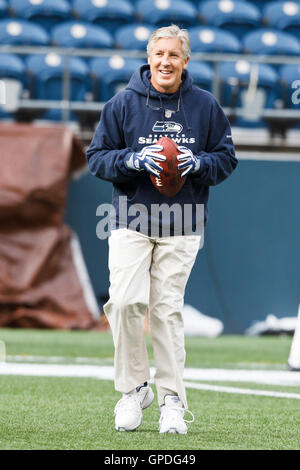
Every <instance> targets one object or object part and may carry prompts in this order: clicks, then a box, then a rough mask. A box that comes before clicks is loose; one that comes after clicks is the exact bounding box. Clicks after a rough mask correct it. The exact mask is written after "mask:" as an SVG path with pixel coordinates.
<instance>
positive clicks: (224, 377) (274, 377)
mask: <svg viewBox="0 0 300 470" xmlns="http://www.w3.org/2000/svg"><path fill="white" fill-rule="evenodd" d="M154 373H155V369H154V368H151V377H152V380H151V381H152V382H153V377H154ZM0 375H23V376H38V377H42V376H43V377H83V378H87V377H89V378H94V379H101V380H113V379H114V369H113V367H112V366H99V365H77V364H24V363H12V362H7V363H2V364H0ZM184 379H185V380H202V381H203V380H205V381H223V382H248V383H249V382H252V383H260V384H262V383H264V384H272V385H281V386H297V385H298V386H300V372H291V371H266V370H264V371H261V370H231V369H195V368H186V369H185V373H184ZM185 385H186V387H187V388H193V389H197V390H210V391H214V392H223V393H239V394H246V395H263V396H269V397H279V398H294V399H300V394H297V393H285V392H275V391H268V390H253V389H248V388H237V387H224V386H217V385H210V384H204V383H194V382H185Z"/></svg>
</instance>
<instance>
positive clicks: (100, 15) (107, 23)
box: [73, 0, 135, 34]
mask: <svg viewBox="0 0 300 470" xmlns="http://www.w3.org/2000/svg"><path fill="white" fill-rule="evenodd" d="M73 9H74V12H75V14H76V15H77V16H78V18H79V19H80V20H81V21H86V22H89V23H94V24H97V25H99V26H102V27H103V28H106V29H107V30H108V31H109V32H110V33H111V34H114V32H115V30H116V29H118V28H121V27H122V26H125V25H127V24H128V23H134V21H135V14H134V8H133V5H132V4H131V3H130V2H129V1H128V0H109V1H108V0H74V3H73Z"/></svg>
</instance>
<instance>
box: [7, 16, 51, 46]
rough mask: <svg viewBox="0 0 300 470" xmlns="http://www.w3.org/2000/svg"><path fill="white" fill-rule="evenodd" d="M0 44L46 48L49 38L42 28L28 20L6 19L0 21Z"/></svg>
mask: <svg viewBox="0 0 300 470" xmlns="http://www.w3.org/2000/svg"><path fill="white" fill-rule="evenodd" d="M0 44H11V45H26V46H46V45H48V44H49V36H48V34H47V32H46V31H45V29H44V28H42V26H39V25H36V24H33V23H30V22H29V21H26V20H19V19H6V20H1V21H0Z"/></svg>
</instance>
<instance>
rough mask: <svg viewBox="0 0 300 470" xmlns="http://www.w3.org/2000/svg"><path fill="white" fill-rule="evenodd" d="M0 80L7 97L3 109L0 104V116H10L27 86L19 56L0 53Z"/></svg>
mask: <svg viewBox="0 0 300 470" xmlns="http://www.w3.org/2000/svg"><path fill="white" fill-rule="evenodd" d="M0 80H1V82H4V84H5V89H6V98H7V102H6V108H5V110H4V109H1V106H0V118H1V119H4V118H12V117H13V112H12V111H15V110H16V109H17V108H16V109H14V107H15V106H16V107H17V104H18V99H19V98H21V96H22V93H23V91H24V89H25V88H26V87H27V80H26V75H25V65H24V63H23V61H22V59H21V58H20V57H18V56H17V55H15V54H6V53H2V54H0ZM10 108H11V109H10Z"/></svg>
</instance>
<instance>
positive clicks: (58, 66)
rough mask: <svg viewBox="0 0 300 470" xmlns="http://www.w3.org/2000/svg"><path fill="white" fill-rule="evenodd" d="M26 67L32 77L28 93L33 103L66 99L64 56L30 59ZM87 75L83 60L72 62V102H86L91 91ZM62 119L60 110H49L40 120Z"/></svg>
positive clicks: (54, 55)
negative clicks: (64, 90) (64, 92)
mask: <svg viewBox="0 0 300 470" xmlns="http://www.w3.org/2000/svg"><path fill="white" fill-rule="evenodd" d="M26 65H27V72H28V74H29V76H30V82H29V89H30V95H31V98H32V99H38V100H62V99H63V96H64V95H63V76H64V68H65V60H64V57H63V56H61V55H59V54H57V53H55V52H51V53H49V54H47V55H45V54H39V55H32V56H29V57H28V59H27V62H26ZM88 73H89V70H88V67H87V65H86V64H85V62H84V61H83V60H81V59H80V58H77V57H71V58H69V74H70V100H71V101H85V98H86V94H87V93H88V92H90V90H91V86H90V80H89V77H88ZM61 116H62V112H61V111H60V110H50V111H47V112H44V111H43V112H42V113H41V115H40V116H39V117H42V118H43V119H55V120H58V119H60V118H61ZM73 117H74V116H73Z"/></svg>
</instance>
